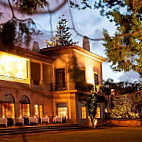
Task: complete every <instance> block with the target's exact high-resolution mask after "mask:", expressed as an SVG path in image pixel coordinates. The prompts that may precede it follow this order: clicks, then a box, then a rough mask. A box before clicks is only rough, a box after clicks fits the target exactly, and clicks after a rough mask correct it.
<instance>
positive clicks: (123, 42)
mask: <svg viewBox="0 0 142 142" xmlns="http://www.w3.org/2000/svg"><path fill="white" fill-rule="evenodd" d="M70 5H71V7H72V8H78V9H86V8H90V9H99V10H100V14H101V15H102V16H106V17H107V18H108V19H109V20H110V22H113V23H115V26H116V27H117V30H116V32H115V34H114V36H111V35H109V33H108V31H107V30H104V32H103V33H104V42H105V43H104V46H105V47H106V55H107V57H108V59H109V62H111V63H112V66H111V67H112V69H113V70H115V71H129V70H134V71H136V72H138V73H139V74H140V75H141V76H142V36H141V33H142V1H141V0H98V1H97V0H94V1H89V0H83V1H82V2H81V4H80V3H76V2H75V1H73V0H70Z"/></svg>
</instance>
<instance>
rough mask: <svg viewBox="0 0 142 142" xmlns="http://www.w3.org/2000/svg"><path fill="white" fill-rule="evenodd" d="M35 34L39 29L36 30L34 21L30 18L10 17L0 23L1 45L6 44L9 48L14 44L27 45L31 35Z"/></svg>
mask: <svg viewBox="0 0 142 142" xmlns="http://www.w3.org/2000/svg"><path fill="white" fill-rule="evenodd" d="M36 34H39V31H38V30H36V26H35V23H34V22H33V20H32V19H27V20H26V21H16V20H15V19H11V20H10V21H8V22H6V23H4V24H1V29H0V36H1V40H2V43H3V45H5V46H7V48H8V47H9V48H8V49H9V50H10V49H12V47H14V46H22V43H24V44H25V45H26V46H29V43H30V41H31V36H32V35H36ZM3 50H5V49H3Z"/></svg>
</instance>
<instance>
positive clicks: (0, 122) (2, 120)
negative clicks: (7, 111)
mask: <svg viewBox="0 0 142 142" xmlns="http://www.w3.org/2000/svg"><path fill="white" fill-rule="evenodd" d="M0 125H5V126H7V118H2V117H1V118H0Z"/></svg>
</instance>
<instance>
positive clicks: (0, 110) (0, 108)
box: [0, 102, 2, 117]
mask: <svg viewBox="0 0 142 142" xmlns="http://www.w3.org/2000/svg"><path fill="white" fill-rule="evenodd" d="M0 117H2V102H0Z"/></svg>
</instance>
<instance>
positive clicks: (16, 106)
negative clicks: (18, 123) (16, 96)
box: [15, 102, 21, 117]
mask: <svg viewBox="0 0 142 142" xmlns="http://www.w3.org/2000/svg"><path fill="white" fill-rule="evenodd" d="M20 109H21V108H20V105H19V102H15V117H20Z"/></svg>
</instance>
